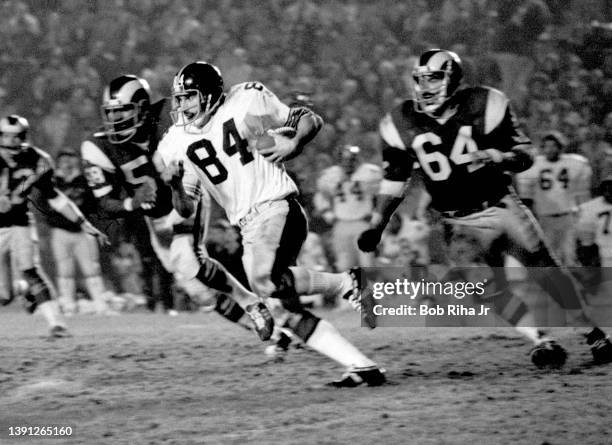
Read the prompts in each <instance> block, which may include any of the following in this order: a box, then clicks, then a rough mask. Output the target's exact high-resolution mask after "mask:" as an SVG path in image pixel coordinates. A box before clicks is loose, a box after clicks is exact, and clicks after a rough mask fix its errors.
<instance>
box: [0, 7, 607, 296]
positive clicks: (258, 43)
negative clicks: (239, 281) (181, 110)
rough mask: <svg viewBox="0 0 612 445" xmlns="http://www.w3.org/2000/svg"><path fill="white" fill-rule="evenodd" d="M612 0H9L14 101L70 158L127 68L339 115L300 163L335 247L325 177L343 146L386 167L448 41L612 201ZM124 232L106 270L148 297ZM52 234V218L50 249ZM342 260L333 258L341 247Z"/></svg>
mask: <svg viewBox="0 0 612 445" xmlns="http://www.w3.org/2000/svg"><path fill="white" fill-rule="evenodd" d="M608 3H609V2H603V1H596V0H589V1H580V2H578V1H572V2H570V3H569V7H568V2H565V1H558V0H547V1H545V0H522V1H516V2H506V1H502V0H464V1H452V0H420V1H414V2H396V1H392V0H377V1H376V2H366V1H360V0H344V1H332V2H323V1H316V0H272V1H267V2H238V1H235V0H221V1H214V2H213V1H210V0H207V1H197V0H178V1H175V2H173V4H172V7H169V6H168V5H167V2H164V1H158V0H153V1H148V0H136V1H129V2H127V1H123V0H111V1H101V0H94V1H90V2H87V3H86V4H85V5H84V4H82V3H80V2H78V1H69V0H47V1H46V2H43V3H41V2H37V1H34V0H30V1H24V0H12V1H7V2H3V3H2V5H1V6H0V11H1V12H2V14H1V15H0V37H1V40H2V42H1V43H0V45H2V52H1V53H0V58H1V61H2V70H1V75H0V109H2V114H3V115H7V114H12V113H17V114H21V115H23V116H26V117H27V118H28V119H29V121H30V123H31V124H32V134H33V142H34V144H36V145H37V146H40V147H41V148H43V149H44V150H45V151H47V152H48V153H50V154H51V155H52V156H53V157H57V156H58V155H59V154H60V153H62V152H66V151H72V152H75V153H78V151H79V146H80V144H81V142H82V141H83V140H84V139H85V138H86V136H87V135H88V134H90V133H91V132H92V131H94V130H95V129H96V128H98V127H99V126H100V123H101V120H100V110H99V107H100V97H101V91H102V87H103V85H105V83H106V82H108V81H109V80H110V79H112V78H113V77H115V76H117V75H118V74H119V73H124V72H133V73H134V74H138V75H140V76H142V77H143V78H145V79H147V80H148V81H149V83H150V85H151V87H152V90H153V92H154V96H155V98H160V97H162V96H164V95H167V94H168V90H169V86H170V81H171V79H172V76H173V75H174V73H175V72H176V70H177V68H178V67H180V66H182V65H183V64H184V63H185V62H186V61H189V60H193V59H194V57H195V58H199V59H202V60H207V61H210V62H213V63H215V64H216V65H218V66H219V67H220V68H221V70H222V72H223V77H224V79H225V82H226V84H227V85H233V84H235V83H238V82H243V81H248V80H259V81H261V82H263V83H264V84H265V85H266V86H268V87H269V88H270V89H271V90H272V91H274V92H275V93H276V94H278V95H279V96H280V97H281V99H284V100H286V101H288V102H291V101H293V100H305V101H307V102H308V103H309V104H311V106H312V107H313V108H314V109H315V110H316V111H317V112H318V113H320V114H321V116H322V117H323V118H324V120H325V126H324V127H323V129H322V131H321V132H320V133H319V135H318V136H317V138H316V139H315V140H314V141H313V142H312V143H311V144H310V145H309V147H308V149H307V150H306V151H305V153H304V155H303V156H300V157H298V158H296V159H295V160H293V161H291V162H289V163H288V168H289V170H290V171H293V172H295V177H296V179H297V181H298V182H299V184H300V187H301V189H302V194H303V197H302V201H303V203H304V205H305V206H306V207H307V209H308V210H309V212H310V216H311V227H312V230H313V231H314V232H317V233H319V234H320V235H323V236H322V239H323V240H326V234H329V233H330V231H329V229H330V227H329V224H328V223H327V222H326V221H325V220H324V218H322V217H321V215H318V214H317V212H316V210H315V208H314V205H313V197H314V195H315V193H316V191H317V179H318V174H319V172H321V171H322V170H323V169H324V168H325V167H329V166H331V165H333V164H334V163H337V162H339V160H338V158H337V153H338V148H339V147H343V146H359V147H360V148H361V150H360V156H361V160H362V161H367V162H372V163H374V164H380V162H381V159H380V153H379V151H380V150H379V136H378V131H377V127H378V122H379V120H380V118H381V117H382V116H383V115H384V113H385V112H386V110H388V109H390V108H391V107H392V106H393V105H394V103H395V102H396V101H397V100H399V99H401V98H403V97H406V96H409V95H410V81H411V79H410V78H411V76H410V73H411V68H412V66H413V65H414V62H415V55H417V54H419V53H421V52H422V51H423V50H424V49H426V48H430V47H445V48H448V49H451V50H454V51H456V52H457V53H459V54H460V55H461V57H462V59H463V61H464V64H465V70H466V79H467V83H475V84H485V85H490V86H493V87H498V88H500V89H502V90H503V91H505V92H506V93H507V94H508V95H509V96H510V98H511V99H512V101H513V105H514V109H515V111H516V112H517V114H518V116H519V118H520V119H521V121H522V123H523V126H524V128H525V129H526V130H527V132H528V133H529V136H530V137H531V138H532V140H533V141H534V144H535V145H536V146H537V145H539V144H540V142H541V139H542V137H543V136H544V135H545V134H547V133H548V132H549V131H550V130H557V131H559V132H561V133H562V134H563V135H565V137H566V138H567V144H565V149H566V150H567V151H568V152H574V153H579V154H582V155H584V156H585V157H586V158H587V159H588V160H589V161H590V164H591V166H592V169H593V176H592V183H591V190H592V193H593V194H597V193H598V187H599V184H600V182H601V180H602V179H603V178H604V176H605V175H606V174H608V173H610V172H612V106H611V105H612V104H611V102H610V101H611V100H612V94H611V92H612V25H610V24H607V23H606V22H608V21H610V18H611V16H612V11H610V10H609V9H606V8H609V7H610V6H609V4H608ZM577 18H578V19H577ZM580 23H589V25H587V26H584V25H578V24H580ZM313 166H314V167H313ZM43 219H44V218H43ZM94 220H95V218H94ZM114 227H116V229H115V230H114V236H113V237H112V238H113V245H112V247H111V248H108V249H107V250H106V252H103V253H104V254H103V255H102V261H103V269H104V271H105V273H106V275H107V277H106V278H107V279H108V280H110V282H112V283H113V287H114V288H115V289H116V290H118V291H121V290H123V291H125V292H130V293H138V290H139V289H141V286H140V287H139V282H138V279H137V278H135V277H136V276H137V275H138V272H139V270H141V269H142V268H141V267H140V264H139V262H140V260H139V255H138V254H137V253H136V252H135V251H134V249H132V248H131V247H130V246H131V243H130V239H131V238H130V236H131V235H130V233H128V232H127V231H125V229H124V227H125V226H122V225H120V224H115V225H114ZM107 228H108V227H107ZM423 230H425V229H423ZM48 233H49V230H48V228H45V224H41V236H42V238H43V240H42V241H43V243H42V247H43V251H44V250H45V238H46V237H48ZM234 237H235V231H234V230H233V228H231V227H227V226H225V225H223V224H217V225H215V228H214V230H211V234H210V238H211V239H210V241H209V242H210V243H211V244H212V245H211V251H212V252H217V253H218V254H219V255H220V256H226V257H228V258H230V259H228V261H231V258H232V257H233V256H235V255H237V254H239V252H238V250H237V249H238V243H236V242H235V240H233V238H234ZM330 242H331V241H330ZM46 249H49V247H48V243H47V246H46ZM326 251H327V252H329V249H326ZM50 257H51V256H50V255H43V258H50ZM327 260H328V262H329V264H332V265H333V264H334V261H335V259H334V258H333V254H332V253H331V252H330V253H328V255H327ZM321 262H322V260H321V259H320V260H319V264H320V263H321ZM53 267H54V266H53V263H52V262H50V261H47V264H46V268H48V269H51V270H53ZM113 270H114V271H116V273H114V274H113V273H111V271H113ZM127 289H129V290H127Z"/></svg>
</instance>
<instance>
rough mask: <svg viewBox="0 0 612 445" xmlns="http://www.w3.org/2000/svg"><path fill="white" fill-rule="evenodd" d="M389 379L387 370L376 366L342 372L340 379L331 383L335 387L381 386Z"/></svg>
mask: <svg viewBox="0 0 612 445" xmlns="http://www.w3.org/2000/svg"><path fill="white" fill-rule="evenodd" d="M386 381H387V378H386V377H385V370H384V369H381V368H378V367H376V366H369V367H367V368H353V369H349V370H348V371H347V372H345V373H344V374H342V377H341V378H340V379H339V380H334V381H333V382H330V383H329V386H333V387H334V388H355V387H357V386H359V385H362V384H364V383H365V384H366V385H368V386H380V385H382V384H384V383H385V382H386Z"/></svg>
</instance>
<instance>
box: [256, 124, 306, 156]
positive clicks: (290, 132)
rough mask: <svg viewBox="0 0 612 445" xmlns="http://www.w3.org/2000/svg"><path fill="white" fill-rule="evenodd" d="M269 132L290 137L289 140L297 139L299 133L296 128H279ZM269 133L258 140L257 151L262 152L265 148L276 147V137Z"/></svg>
mask: <svg viewBox="0 0 612 445" xmlns="http://www.w3.org/2000/svg"><path fill="white" fill-rule="evenodd" d="M268 132H271V133H276V134H282V135H283V136H285V137H288V138H289V139H291V138H293V137H295V135H296V133H297V132H296V131H295V128H293V127H279V128H275V129H273V130H268ZM268 132H266V133H264V134H263V135H261V136H260V137H259V138H257V141H256V142H255V150H262V149H264V148H270V147H274V137H272V136H270V134H268Z"/></svg>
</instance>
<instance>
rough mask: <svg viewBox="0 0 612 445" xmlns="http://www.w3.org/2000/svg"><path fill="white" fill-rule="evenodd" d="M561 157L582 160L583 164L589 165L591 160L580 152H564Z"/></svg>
mask: <svg viewBox="0 0 612 445" xmlns="http://www.w3.org/2000/svg"><path fill="white" fill-rule="evenodd" d="M561 158H564V159H568V160H571V161H574V162H580V163H581V164H587V165H589V164H590V163H589V160H588V159H587V158H586V157H584V156H582V155H580V154H578V153H563V154H562V155H561Z"/></svg>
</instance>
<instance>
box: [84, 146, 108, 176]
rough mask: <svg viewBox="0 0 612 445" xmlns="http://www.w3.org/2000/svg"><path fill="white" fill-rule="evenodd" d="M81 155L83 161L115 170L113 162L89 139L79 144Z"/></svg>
mask: <svg viewBox="0 0 612 445" xmlns="http://www.w3.org/2000/svg"><path fill="white" fill-rule="evenodd" d="M81 157H82V158H83V161H85V162H87V163H90V164H93V165H97V166H99V167H101V168H102V169H104V170H106V171H109V172H114V171H115V166H114V164H113V162H112V161H111V160H110V158H109V157H108V156H107V155H106V153H104V150H102V148H100V147H99V146H98V145H97V144H96V143H94V142H93V141H91V140H86V141H83V143H82V144H81Z"/></svg>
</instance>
